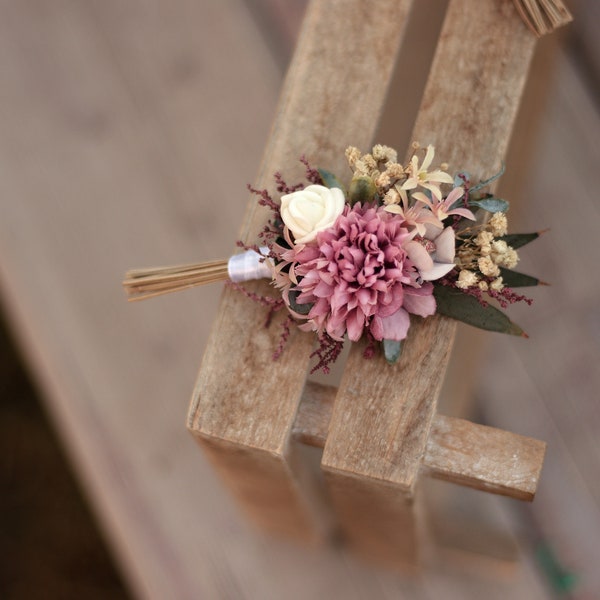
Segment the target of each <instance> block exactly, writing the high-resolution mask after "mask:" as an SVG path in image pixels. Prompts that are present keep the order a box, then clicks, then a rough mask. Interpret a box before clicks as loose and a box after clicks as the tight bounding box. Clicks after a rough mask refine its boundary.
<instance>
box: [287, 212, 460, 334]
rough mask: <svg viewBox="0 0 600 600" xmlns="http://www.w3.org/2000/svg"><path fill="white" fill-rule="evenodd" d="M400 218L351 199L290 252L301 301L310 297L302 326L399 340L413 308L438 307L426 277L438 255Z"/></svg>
mask: <svg viewBox="0 0 600 600" xmlns="http://www.w3.org/2000/svg"><path fill="white" fill-rule="evenodd" d="M403 225H404V222H403V220H402V219H399V218H398V216H397V215H392V214H390V213H388V212H386V211H385V210H384V209H383V207H374V206H371V205H368V204H367V205H365V206H361V205H360V204H355V205H354V206H353V207H352V208H350V207H349V206H346V207H345V209H344V212H343V213H342V215H340V216H339V217H338V219H337V220H336V222H335V223H334V225H333V226H332V227H330V228H328V229H326V230H324V231H321V232H319V234H318V235H317V238H316V240H315V243H311V244H307V245H298V246H295V247H294V248H292V250H291V251H289V252H288V253H287V254H288V256H286V257H285V258H286V259H288V260H290V262H292V265H293V267H292V268H293V270H294V275H295V277H294V279H297V282H298V283H297V285H296V286H295V288H292V289H295V290H296V291H298V292H299V295H298V297H297V299H296V302H297V303H298V304H312V308H311V309H310V312H309V313H308V315H306V316H305V317H304V318H305V319H307V323H306V324H305V325H303V326H302V327H303V328H306V329H311V330H315V331H317V332H319V333H323V332H326V333H327V334H329V335H330V336H331V337H332V338H334V339H336V340H341V339H342V338H343V337H344V334H345V333H347V334H348V337H349V338H350V340H352V341H357V340H359V339H360V337H361V335H362V334H363V331H364V330H365V329H366V330H368V331H369V332H370V333H371V335H372V336H373V337H374V338H375V339H376V340H382V339H391V340H402V339H404V338H405V337H406V335H407V332H408V328H409V326H410V320H409V313H412V314H416V315H420V316H422V317H426V316H429V315H432V314H434V313H435V308H436V305H435V299H434V297H433V295H432V294H433V285H432V284H431V283H429V282H426V281H424V277H423V275H424V273H425V271H427V270H428V269H431V267H432V265H433V264H434V259H432V256H431V254H430V253H429V252H428V250H426V249H425V247H424V245H423V244H421V243H419V242H418V241H415V240H414V236H415V234H414V233H411V232H409V230H408V229H407V228H406V227H404V226H403ZM450 268H451V267H450ZM431 279H433V277H432V278H431ZM285 296H286V295H284V297H285Z"/></svg>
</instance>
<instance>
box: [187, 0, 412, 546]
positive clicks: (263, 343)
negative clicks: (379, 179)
mask: <svg viewBox="0 0 600 600" xmlns="http://www.w3.org/2000/svg"><path fill="white" fill-rule="evenodd" d="M410 5H411V1H410V0H404V1H402V2H398V1H397V0H388V1H387V2H382V3H379V4H378V7H377V11H376V13H372V12H370V11H368V10H366V6H365V5H364V4H363V3H361V2H356V3H353V4H351V3H349V2H339V0H332V1H331V2H313V3H312V4H311V5H310V6H309V9H308V12H307V15H306V17H305V21H304V24H303V28H302V32H301V35H300V40H299V43H298V47H297V50H296V53H295V54H294V59H293V61H292V64H291V66H290V69H289V72H288V75H287V77H286V82H285V84H284V88H283V91H282V95H281V99H280V102H279V108H278V112H277V115H276V117H275V122H274V125H273V129H272V131H271V137H270V139H269V143H268V145H267V148H266V150H265V154H264V157H263V164H262V167H261V170H260V173H259V175H258V178H257V182H256V186H257V187H258V188H259V189H262V188H267V189H270V190H273V187H274V184H273V181H272V178H273V173H275V172H276V171H279V170H282V169H283V170H284V173H285V177H286V178H289V179H288V180H291V181H295V180H298V179H301V178H302V175H303V171H304V167H303V166H302V165H299V166H297V165H298V159H299V157H300V156H302V155H305V156H306V157H307V158H308V159H309V160H310V161H311V162H312V163H313V164H319V165H327V167H328V168H330V169H332V170H333V171H334V172H338V173H344V172H346V171H347V167H345V165H344V162H345V157H344V150H345V148H346V147H347V146H349V145H350V144H351V143H355V144H358V145H360V146H361V147H365V146H367V145H368V144H369V143H370V142H371V139H372V136H373V134H374V132H375V128H376V125H377V121H378V117H379V114H380V112H381V109H382V107H383V103H384V101H385V97H386V91H387V87H388V82H389V80H390V78H391V74H392V68H393V65H394V58H395V56H396V53H397V51H398V48H399V45H400V42H401V39H402V33H403V31H404V23H405V20H406V15H407V13H408V10H409V8H410ZM358 38H360V39H361V40H362V42H363V44H364V46H363V48H362V50H361V53H360V55H359V56H353V57H352V60H349V58H350V57H351V56H352V55H353V48H354V40H356V39H358ZM316 73H318V77H317V76H315V74H316ZM369 81H371V82H376V84H373V85H365V84H366V82H369ZM268 216H269V213H268V210H267V209H265V208H260V207H258V205H257V202H256V198H255V197H253V198H251V199H250V201H249V204H248V211H247V214H246V218H245V221H244V224H243V226H242V232H241V239H243V240H244V241H245V242H246V243H250V244H251V243H254V242H255V241H256V239H257V236H258V233H259V232H260V231H261V230H262V228H263V227H264V225H265V224H266V220H267V218H268ZM248 288H249V289H251V290H252V291H255V292H258V293H260V294H267V295H268V294H269V285H268V284H267V283H256V284H253V285H249V286H248ZM282 318H285V316H281V315H280V316H279V318H277V319H274V320H275V323H273V324H272V325H271V327H269V328H265V326H264V321H265V310H264V307H263V306H261V305H258V304H255V303H252V302H249V301H248V299H247V298H244V297H243V296H242V295H241V294H239V293H238V292H236V291H235V290H233V289H231V288H227V289H226V290H225V292H224V294H223V297H222V299H221V304H220V306H219V311H218V313H217V317H216V319H215V322H214V325H213V332H212V334H211V336H210V338H209V340H208V344H207V347H206V351H205V354H204V358H203V360H202V365H201V367H200V373H199V375H198V380H197V383H196V387H195V390H194V394H193V401H192V407H191V409H190V416H189V423H188V427H189V428H190V430H191V431H192V432H193V433H194V435H196V436H197V437H198V439H199V440H200V441H203V442H204V443H205V445H206V446H207V447H208V448H209V449H210V454H211V456H212V459H213V463H214V464H215V466H216V467H217V468H218V470H219V471H221V472H223V474H224V476H225V477H226V478H227V479H228V480H229V481H238V482H242V481H243V484H241V483H240V484H238V485H235V486H234V488H233V489H234V490H236V491H237V496H238V499H239V500H240V501H241V502H242V504H243V505H244V507H245V508H246V509H247V510H248V512H249V513H250V514H251V515H252V516H253V517H254V518H255V519H256V520H257V521H259V522H260V524H261V525H262V526H263V527H266V528H268V529H270V530H273V531H275V532H282V533H286V534H293V535H295V536H296V537H299V538H300V537H302V538H306V537H307V536H311V534H312V529H314V523H316V519H319V518H320V514H319V513H320V512H321V510H320V509H321V508H322V505H323V503H322V502H320V503H319V506H318V507H317V508H316V510H315V511H314V512H315V514H313V515H309V514H306V508H308V507H304V504H305V503H307V502H310V503H311V504H312V502H313V501H312V499H311V497H310V495H311V489H312V488H311V487H310V486H307V485H306V484H304V485H303V486H302V492H301V496H302V497H301V498H300V497H298V496H299V495H298V489H299V485H298V483H297V482H296V481H295V480H296V478H299V477H302V479H303V480H306V478H307V477H309V475H308V474H296V473H295V470H296V469H301V468H302V466H301V463H300V462H299V461H294V460H292V459H291V457H288V455H289V454H290V453H292V452H293V451H294V448H293V447H292V446H290V443H289V442H290V433H291V427H292V424H293V421H294V417H295V415H296V411H297V409H298V403H299V401H300V395H301V393H302V388H303V387H304V379H305V376H306V373H307V368H308V361H309V355H310V352H311V349H312V344H313V337H312V336H310V335H308V334H301V333H300V332H298V331H294V332H293V333H292V335H291V338H290V340H289V342H288V347H287V349H286V352H284V353H283V355H282V356H281V358H280V359H279V360H278V363H277V368H273V364H272V354H273V351H274V350H273V349H274V348H276V347H277V343H278V338H279V336H280V334H281V329H280V326H278V325H279V322H280V321H281V319H282ZM225 357H227V360H224V358H225ZM236 445H238V446H239V449H236ZM237 457H240V460H239V461H238V460H237ZM242 457H243V458H242ZM267 462H268V463H269V464H270V465H271V466H270V467H269V468H265V466H264V465H265V463H267ZM277 462H279V465H280V466H279V471H280V473H279V475H278V474H277V470H278V469H277V466H276V463H277ZM315 495H318V492H317V488H316V486H315ZM316 501H317V502H318V501H319V499H318V498H316ZM303 507H304V508H305V509H304V510H303ZM317 511H318V512H317ZM275 515H276V516H277V517H278V518H274V517H275ZM325 518H326V517H325Z"/></svg>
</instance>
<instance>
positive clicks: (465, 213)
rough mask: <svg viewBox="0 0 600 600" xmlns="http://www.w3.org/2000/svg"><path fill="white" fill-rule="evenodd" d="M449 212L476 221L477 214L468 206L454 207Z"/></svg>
mask: <svg viewBox="0 0 600 600" xmlns="http://www.w3.org/2000/svg"><path fill="white" fill-rule="evenodd" d="M448 214H449V215H459V216H460V217H464V218H465V219H470V220H471V221H475V215H474V214H473V213H472V212H471V211H470V210H469V209H468V208H454V209H452V210H451V211H450V212H449V213H448Z"/></svg>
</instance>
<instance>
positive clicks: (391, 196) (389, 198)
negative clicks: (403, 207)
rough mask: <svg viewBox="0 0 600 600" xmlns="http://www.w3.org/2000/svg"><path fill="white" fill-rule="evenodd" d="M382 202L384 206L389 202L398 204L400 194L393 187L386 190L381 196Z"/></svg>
mask: <svg viewBox="0 0 600 600" xmlns="http://www.w3.org/2000/svg"><path fill="white" fill-rule="evenodd" d="M383 203H384V204H385V205H386V206H389V205H390V204H400V194H399V193H398V192H397V190H395V189H394V188H392V189H390V190H388V191H387V192H386V193H385V195H384V197H383Z"/></svg>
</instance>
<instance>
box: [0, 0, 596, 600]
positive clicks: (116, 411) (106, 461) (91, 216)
mask: <svg viewBox="0 0 600 600" xmlns="http://www.w3.org/2000/svg"><path fill="white" fill-rule="evenodd" d="M592 4H594V3H593V2H592ZM246 9H247V6H246V5H244V4H242V3H238V2H236V1H234V0H230V1H228V2H221V1H218V2H217V1H214V0H209V1H206V2H202V3H198V2H190V1H186V0H169V1H168V2H166V1H161V2H157V3H153V4H152V5H151V7H149V5H148V3H147V2H141V1H140V0H132V1H130V2H127V3H123V2H120V1H116V0H103V1H102V2H98V1H90V2H86V3H81V2H76V1H72V0H55V1H54V2H52V3H48V2H43V1H41V0H13V1H7V2H4V3H2V4H1V6H0V15H1V18H0V33H1V35H0V49H1V51H0V65H1V69H0V89H2V94H3V96H2V97H3V100H2V103H1V106H0V131H1V132H2V135H1V136H0V172H1V174H2V177H0V190H1V192H2V193H1V194H0V207H1V213H2V219H0V281H1V284H2V288H1V289H2V301H3V305H4V307H5V308H6V310H7V314H8V316H9V317H10V319H11V322H12V325H13V328H14V330H15V332H17V333H18V334H19V339H20V340H21V342H22V347H23V349H24V351H25V354H26V356H27V358H28V360H29V363H30V365H31V368H32V371H33V372H34V373H35V375H36V377H37V380H38V382H39V385H40V387H41V389H43V391H44V395H45V398H46V400H47V408H48V410H49V412H50V414H51V415H52V416H53V419H54V421H55V423H56V424H57V426H58V428H59V431H60V432H61V434H62V438H63V440H64V442H65V445H66V447H67V449H68V450H69V454H70V456H71V458H72V460H73V462H74V464H75V465H76V466H77V470H78V473H79V475H80V478H81V480H82V483H83V484H84V487H85V489H86V491H87V495H88V498H89V499H90V502H91V504H92V506H93V507H94V509H95V512H96V514H97V515H98V516H99V518H100V520H101V523H102V525H103V527H104V530H105V531H106V533H107V538H108V540H109V542H110V545H111V548H112V549H113V550H114V551H115V553H116V555H117V557H118V559H119V562H120V564H121V567H122V569H123V571H124V573H125V574H126V576H127V578H128V580H129V581H130V583H131V585H132V588H133V590H134V591H135V592H136V595H137V596H138V597H143V598H158V599H163V598H170V597H177V598H198V597H202V598H236V599H238V598H239V599H243V598H248V599H255V598H260V599H263V598H281V597H285V598H290V599H296V598H298V599H300V598H302V599H303V600H305V599H307V598H315V599H316V598H319V599H320V598H335V597H344V598H352V599H354V598H356V599H359V598H361V599H362V598H373V597H377V598H389V599H392V598H393V599H394V600H398V599H402V598H407V599H411V600H433V599H438V598H439V599H444V600H465V599H473V600H479V599H480V598H482V597H485V598H488V599H490V600H504V599H506V598H511V599H512V598H515V599H523V600H531V599H547V598H548V596H549V592H548V588H547V587H546V584H545V583H543V581H542V578H541V576H540V573H539V572H538V571H536V570H535V568H534V567H533V563H532V558H531V557H532V554H531V551H530V550H531V545H530V544H529V543H525V544H524V546H523V548H524V552H525V554H524V560H523V563H522V564H520V565H519V567H518V572H517V575H516V579H504V580H500V581H498V580H492V581H491V580H489V579H485V578H481V577H479V576H477V575H474V574H473V573H472V572H470V573H468V574H465V573H464V572H460V573H459V572H457V571H456V569H454V568H450V567H449V566H448V564H441V565H439V568H438V569H436V570H435V571H429V572H427V573H425V574H424V575H423V576H422V577H421V578H420V579H419V580H418V581H411V580H408V579H404V578H400V577H398V576H395V575H393V574H388V573H384V572H381V571H380V570H377V571H375V570H371V569H369V568H367V567H365V566H364V565H362V564H360V563H357V562H355V561H353V560H349V559H348V558H347V557H346V556H344V555H343V554H340V553H338V552H334V551H329V550H313V551H311V552H306V551H305V550H304V549H303V548H297V547H295V546H291V545H289V544H287V543H285V542H280V541H278V540H274V539H265V538H263V537H261V536H260V535H257V534H256V532H255V531H254V530H251V529H249V528H248V527H247V526H246V523H245V520H244V519H243V518H242V516H241V515H240V514H239V513H238V511H237V510H236V507H235V506H234V505H233V504H232V502H231V501H230V497H229V493H228V491H227V490H226V489H224V488H223V487H221V486H220V484H219V481H218V480H217V478H216V477H215V476H214V473H213V470H212V468H211V467H210V465H209V464H207V462H206V461H205V460H204V458H203V455H202V453H201V452H199V450H198V448H197V446H196V444H194V443H193V440H192V439H191V437H190V436H189V435H188V434H187V432H186V431H185V427H184V423H183V419H182V415H184V414H185V411H186V409H187V405H188V400H189V392H190V388H191V385H190V383H191V382H193V379H194V376H195V372H196V370H197V365H198V360H199V358H200V355H201V352H202V348H203V346H204V344H205V341H206V338H207V336H208V329H209V326H210V323H211V321H212V317H213V315H214V313H215V311H216V306H217V302H218V295H219V290H217V289H203V290H197V291H195V292H188V293H183V294H180V295H175V296H172V297H169V298H164V299H157V300H155V301H151V302H149V303H148V304H142V305H138V306H130V305H127V304H126V302H125V300H124V297H123V294H122V291H121V289H120V286H119V280H120V277H121V276H122V274H123V272H124V271H125V270H126V269H127V268H130V267H132V266H136V265H145V264H166V263H177V262H185V261H190V262H191V261H194V260H198V259H202V258H213V257H223V256H226V255H227V253H228V252H229V251H230V249H231V245H232V243H233V241H234V240H235V239H236V235H237V229H238V225H239V222H240V215H241V214H242V212H243V209H244V205H245V201H246V196H245V195H244V194H243V193H241V192H240V191H241V190H244V186H245V184H246V183H247V182H248V181H252V180H253V177H254V174H255V172H256V168H257V149H259V148H262V147H263V146H264V140H265V139H266V135H267V132H268V127H269V125H270V122H271V119H272V115H273V111H274V109H275V103H276V98H277V92H278V87H279V85H280V70H279V62H278V60H279V57H278V56H277V57H275V58H274V57H273V56H272V54H271V47H270V46H268V47H267V45H265V42H264V39H263V38H262V33H259V32H258V31H257V29H256V28H255V26H254V22H253V21H252V20H251V18H250V14H249V13H248V12H247V10H246ZM576 23H577V21H576ZM419 55H420V54H419ZM413 59H414V54H413ZM405 67H406V65H405ZM587 83H588V80H587V79H586V77H585V76H583V74H582V73H581V71H580V70H579V63H578V62H575V63H571V62H568V61H565V60H564V59H563V60H562V61H561V63H560V70H559V74H558V78H557V81H556V83H555V84H554V85H553V87H552V89H551V90H550V93H549V94H548V106H549V112H547V113H544V115H543V116H542V120H543V123H544V134H543V136H542V138H540V140H539V141H538V143H537V144H535V145H534V147H533V156H532V161H533V166H532V168H531V169H530V170H529V172H528V174H527V179H526V183H527V185H526V187H525V188H524V189H523V190H522V194H521V197H520V198H519V200H522V201H523V202H522V205H523V207H524V210H523V220H522V223H521V228H522V229H536V228H540V227H545V226H551V227H552V233H551V234H550V235H548V236H546V237H545V238H544V239H543V240H541V241H539V242H538V243H537V244H536V245H533V246H531V247H530V248H528V249H527V250H526V251H524V252H523V253H522V254H523V257H524V258H523V267H522V268H523V270H528V271H531V272H536V273H539V274H540V275H541V276H542V277H543V278H544V279H547V280H549V281H551V282H552V284H553V286H552V288H550V289H549V290H548V289H545V290H539V293H538V292H537V291H536V302H535V305H534V309H533V310H529V311H527V310H524V311H522V312H521V311H518V314H517V315H515V318H516V319H517V320H518V321H519V322H520V323H521V324H522V325H523V326H524V327H525V328H526V329H527V330H528V332H529V333H530V334H531V338H530V340H528V341H527V342H525V341H521V340H515V339H504V338H502V337H500V336H495V335H491V337H490V344H489V345H490V347H491V348H490V351H491V352H490V355H489V359H488V360H489V361H490V362H489V364H490V365H491V366H490V367H488V369H486V370H485V371H482V382H481V384H480V385H481V398H482V399H484V400H482V407H483V409H484V411H485V417H486V419H487V421H488V422H489V424H491V425H494V426H497V427H503V428H506V429H508V430H511V431H516V432H519V433H522V434H526V435H534V436H536V437H538V438H540V439H544V440H547V441H548V442H549V452H548V456H547V458H546V464H545V467H544V471H543V473H542V479H541V488H540V490H539V491H538V494H537V496H536V500H535V502H534V503H533V505H532V507H531V511H530V512H529V513H527V515H526V518H522V515H521V514H520V513H519V514H518V516H517V515H516V514H515V510H516V509H517V503H515V502H513V501H509V500H506V499H503V498H497V497H489V495H487V494H477V493H476V492H472V491H471V490H461V491H464V492H465V493H468V492H471V494H472V495H477V496H479V497H480V498H481V501H483V500H484V499H485V500H489V501H495V502H494V504H495V506H496V507H497V508H498V511H499V512H500V514H501V515H502V516H503V523H504V526H505V527H506V528H509V529H512V530H516V531H517V532H519V531H520V532H521V533H522V534H523V535H524V536H525V541H527V539H528V528H527V527H522V526H521V524H523V523H527V522H530V521H532V520H533V519H535V522H536V523H537V524H538V526H539V533H541V534H542V535H543V536H544V539H545V540H546V541H547V542H549V543H550V544H551V545H552V546H553V548H554V550H555V552H556V553H557V555H558V557H559V559H560V560H561V562H562V564H563V565H565V566H567V567H569V568H571V569H572V570H575V571H576V572H577V573H578V574H579V576H580V590H581V593H582V595H583V594H586V593H587V597H590V598H594V597H598V596H599V595H600V594H599V590H600V581H599V579H598V578H599V577H600V573H599V572H598V569H597V559H596V557H597V556H598V540H599V539H600V529H599V525H600V519H598V514H599V510H598V506H599V502H598V493H597V489H598V487H597V485H598V481H600V478H599V477H598V474H599V473H600V462H599V457H600V453H599V452H598V447H597V440H598V439H599V438H598V435H597V433H598V427H597V423H598V416H599V407H598V402H597V389H598V386H599V385H600V384H599V383H596V378H597V372H596V371H595V370H594V365H595V364H597V363H598V360H599V359H600V353H599V348H598V344H597V339H596V337H594V336H595V332H596V331H597V322H598V319H597V316H598V315H597V307H598V303H597V296H598V280H597V278H596V277H594V276H593V273H595V272H596V266H595V265H596V264H597V261H598V260H600V256H599V255H598V247H597V244H595V243H594V242H593V240H595V239H596V233H595V232H596V230H597V229H598V227H600V215H599V213H598V210H597V205H596V191H597V190H596V186H595V183H594V182H595V180H596V172H597V165H598V163H599V162H600V148H599V146H598V140H599V139H600V121H599V119H598V112H597V104H596V102H595V100H594V96H593V94H592V93H591V92H590V88H589V87H587ZM379 139H382V138H379ZM232 140H234V141H232ZM382 141H388V140H387V139H386V140H382ZM389 143H395V141H394V140H392V139H390V140H389ZM224 157H226V159H225V158H224ZM232 165H234V168H232ZM223 198H226V201H221V200H222V199H223ZM565 198H571V199H572V203H570V204H568V205H565V201H564V200H565ZM511 200H512V197H511ZM573 206H577V207H578V208H577V210H572V207H573ZM582 215H583V216H582ZM515 228H516V226H515ZM88 272H92V273H93V275H94V276H93V277H90V278H88V277H85V276H83V275H82V274H83V273H88ZM515 308H516V307H515ZM432 483H434V484H437V489H438V490H439V489H441V488H442V487H443V488H444V489H445V490H448V489H450V488H455V487H456V486H448V485H447V484H445V483H444V482H432ZM478 502H479V500H478ZM519 505H520V503H519ZM461 506H462V505H461ZM10 559H11V558H10V557H6V560H9V561H10ZM582 597H583V596H582Z"/></svg>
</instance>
